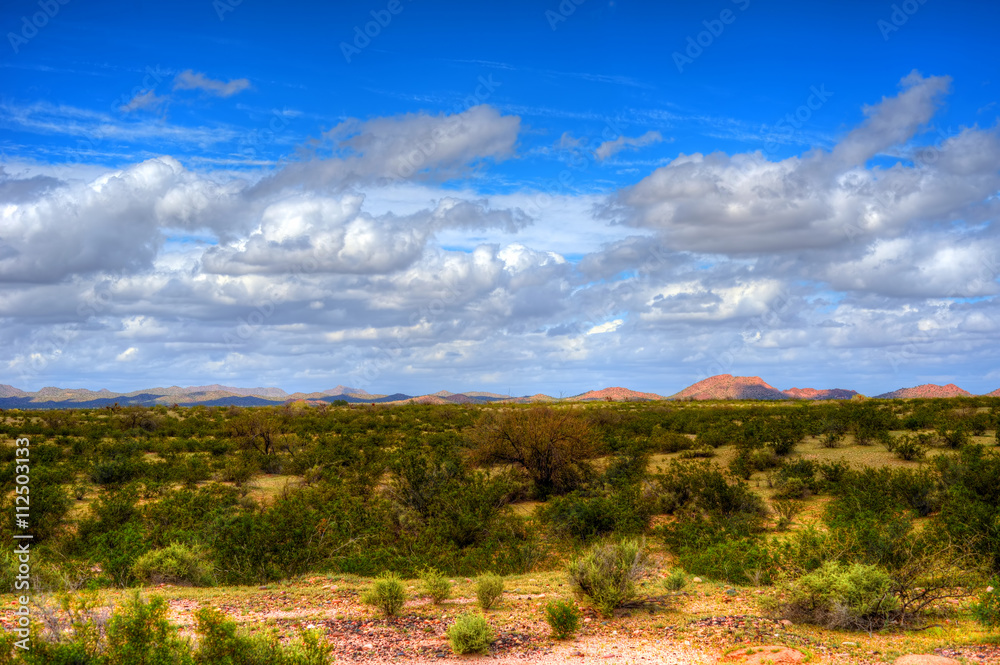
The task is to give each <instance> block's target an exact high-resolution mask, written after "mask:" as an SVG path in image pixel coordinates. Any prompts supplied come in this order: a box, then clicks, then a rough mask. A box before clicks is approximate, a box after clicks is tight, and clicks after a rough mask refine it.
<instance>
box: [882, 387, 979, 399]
mask: <svg viewBox="0 0 1000 665" xmlns="http://www.w3.org/2000/svg"><path fill="white" fill-rule="evenodd" d="M971 396H972V393H970V392H969V391H967V390H962V389H961V388H959V387H958V386H956V385H955V384H954V383H949V384H948V385H946V386H939V385H936V384H933V383H925V384H923V385H922V386H916V387H914V388H900V389H899V390H893V391H891V392H887V393H882V394H881V395H876V396H875V397H877V398H879V399H913V398H916V397H971Z"/></svg>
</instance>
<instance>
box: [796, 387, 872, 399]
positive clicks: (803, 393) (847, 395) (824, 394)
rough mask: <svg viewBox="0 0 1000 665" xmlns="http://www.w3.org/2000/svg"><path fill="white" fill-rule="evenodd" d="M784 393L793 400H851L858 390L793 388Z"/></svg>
mask: <svg viewBox="0 0 1000 665" xmlns="http://www.w3.org/2000/svg"><path fill="white" fill-rule="evenodd" d="M782 392H783V393H785V394H786V395H788V396H789V397H791V398H792V399H851V398H852V397H854V396H855V395H857V394H858V391H856V390H845V389H843V388H827V389H825V390H817V389H816V388H791V389H789V390H783V391H782Z"/></svg>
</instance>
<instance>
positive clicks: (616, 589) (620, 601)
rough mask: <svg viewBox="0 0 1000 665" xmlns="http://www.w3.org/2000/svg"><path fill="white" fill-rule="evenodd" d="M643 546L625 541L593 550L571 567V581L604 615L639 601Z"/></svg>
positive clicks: (643, 559)
mask: <svg viewBox="0 0 1000 665" xmlns="http://www.w3.org/2000/svg"><path fill="white" fill-rule="evenodd" d="M645 569H646V557H645V554H644V552H643V543H642V542H641V541H638V540H623V541H622V542H620V543H607V544H604V545H597V546H595V547H593V548H591V549H590V550H589V551H588V552H587V553H586V554H584V555H583V556H580V557H577V558H576V559H573V560H572V561H571V562H570V564H569V576H570V582H571V583H572V584H573V587H574V589H575V590H576V591H577V592H578V593H579V594H580V595H581V596H583V597H584V598H586V599H587V600H588V601H589V602H590V603H591V605H593V606H594V608H595V609H596V610H597V611H598V612H600V613H601V614H603V615H604V616H607V617H609V616H611V615H613V614H614V611H615V609H617V608H619V607H621V606H623V605H625V604H627V603H629V602H632V601H634V600H636V599H637V598H638V590H637V588H636V582H638V581H639V580H640V579H641V578H642V577H643V576H644V574H645Z"/></svg>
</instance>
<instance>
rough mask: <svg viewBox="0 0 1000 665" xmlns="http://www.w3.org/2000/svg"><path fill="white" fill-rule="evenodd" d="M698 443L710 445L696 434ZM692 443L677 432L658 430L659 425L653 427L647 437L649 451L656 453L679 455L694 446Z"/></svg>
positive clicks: (700, 435)
mask: <svg viewBox="0 0 1000 665" xmlns="http://www.w3.org/2000/svg"><path fill="white" fill-rule="evenodd" d="M696 440H697V441H698V442H699V443H702V444H704V445H711V444H709V443H707V442H706V440H705V437H704V436H702V434H701V433H699V434H698V439H696ZM694 443H695V442H694V441H692V440H691V439H690V438H688V437H686V436H684V435H683V434H680V433H678V432H666V431H664V430H663V429H660V426H659V425H656V426H654V428H653V432H652V434H651V435H650V437H649V449H650V450H651V451H653V452H657V453H679V452H681V451H682V450H689V449H690V448H691V447H693V446H694Z"/></svg>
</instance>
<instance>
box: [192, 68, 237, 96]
mask: <svg viewBox="0 0 1000 665" xmlns="http://www.w3.org/2000/svg"><path fill="white" fill-rule="evenodd" d="M249 87H250V81H248V80H247V79H232V80H230V81H222V80H218V79H211V78H208V77H207V76H205V75H204V74H202V73H201V72H196V71H193V70H190V69H186V70H184V71H183V72H181V73H180V74H178V75H177V76H176V77H175V78H174V90H201V91H203V92H207V93H209V94H210V95H216V96H217V97H232V96H233V95H235V94H237V93H239V92H243V91H244V90H247V89H248V88H249Z"/></svg>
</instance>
